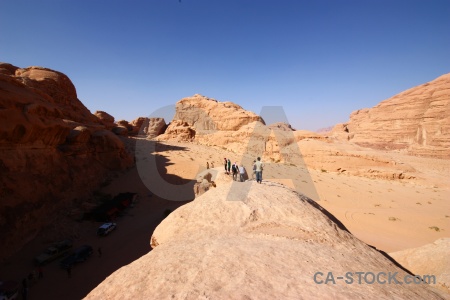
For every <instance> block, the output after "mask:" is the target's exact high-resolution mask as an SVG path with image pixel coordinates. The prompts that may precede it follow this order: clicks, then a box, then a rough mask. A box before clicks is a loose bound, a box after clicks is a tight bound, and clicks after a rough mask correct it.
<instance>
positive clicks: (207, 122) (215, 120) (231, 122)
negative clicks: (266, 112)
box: [173, 94, 264, 131]
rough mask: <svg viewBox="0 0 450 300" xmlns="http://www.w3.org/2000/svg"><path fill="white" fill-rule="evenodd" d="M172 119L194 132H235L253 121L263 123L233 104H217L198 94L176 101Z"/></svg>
mask: <svg viewBox="0 0 450 300" xmlns="http://www.w3.org/2000/svg"><path fill="white" fill-rule="evenodd" d="M173 119H174V120H182V121H185V122H187V123H189V124H190V125H192V126H193V127H194V128H195V130H196V131H202V130H221V131H235V130H238V129H239V128H241V127H242V126H243V125H246V124H249V123H252V122H255V121H258V122H262V123H264V121H263V120H262V118H261V117H260V116H258V115H256V114H255V113H253V112H250V111H246V110H244V109H243V108H242V107H240V106H239V105H237V104H235V103H233V102H219V101H217V100H214V99H210V98H207V97H204V96H201V95H198V94H196V95H194V96H193V97H188V98H183V99H181V100H180V101H178V102H177V104H176V113H175V116H174V118H173Z"/></svg>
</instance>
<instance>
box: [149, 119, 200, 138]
mask: <svg viewBox="0 0 450 300" xmlns="http://www.w3.org/2000/svg"><path fill="white" fill-rule="evenodd" d="M195 133H196V132H195V129H194V128H193V127H192V126H191V125H190V124H189V123H187V122H184V121H182V120H173V121H172V122H170V124H169V125H168V126H167V129H166V131H165V132H164V134H162V135H160V136H159V137H158V138H157V139H158V140H175V141H180V142H181V141H183V142H189V141H192V140H193V139H194V138H195Z"/></svg>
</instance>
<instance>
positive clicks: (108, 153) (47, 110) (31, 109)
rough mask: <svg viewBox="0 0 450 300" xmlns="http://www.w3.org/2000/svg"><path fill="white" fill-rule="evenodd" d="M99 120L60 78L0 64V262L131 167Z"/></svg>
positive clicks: (121, 147)
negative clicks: (62, 212) (111, 176)
mask: <svg viewBox="0 0 450 300" xmlns="http://www.w3.org/2000/svg"><path fill="white" fill-rule="evenodd" d="M101 115H102V116H105V115H104V114H101ZM104 122H105V118H103V119H99V118H98V117H97V116H95V115H93V114H91V113H90V112H89V110H88V109H87V108H86V107H85V106H84V105H83V104H82V103H81V102H80V100H78V99H77V94H76V90H75V87H74V85H73V84H72V82H71V81H70V79H69V78H68V77H67V76H66V75H64V74H62V73H60V72H57V71H53V70H50V69H46V68H41V67H29V68H25V69H20V68H18V67H15V66H12V65H10V64H3V63H0V173H1V177H0V199H1V201H0V215H1V216H2V218H1V219H0V241H1V245H2V246H1V247H0V259H3V258H5V257H7V256H8V255H9V254H11V253H12V252H13V251H15V250H17V249H18V248H19V247H20V246H21V245H23V244H25V243H26V242H27V241H29V240H30V239H32V238H33V237H34V236H35V235H36V234H37V233H38V232H39V230H40V229H41V228H42V227H44V226H46V225H48V224H49V223H50V222H51V221H52V216H54V215H55V214H56V213H57V212H58V211H60V210H61V208H63V207H67V206H70V205H72V204H73V203H74V202H76V201H79V200H80V199H83V198H84V197H87V196H88V195H89V194H90V193H91V192H92V191H93V190H94V189H96V188H97V187H98V186H99V185H100V184H101V182H102V181H103V180H105V179H106V177H107V176H108V174H109V173H110V172H111V171H113V170H121V169H124V168H126V167H127V166H130V165H131V164H132V162H133V160H132V158H131V156H130V155H129V154H128V153H127V152H126V151H125V148H124V144H123V142H122V141H121V140H120V139H119V138H118V137H117V136H116V135H114V134H113V133H112V132H111V131H109V130H108V126H107V125H105V123H104Z"/></svg>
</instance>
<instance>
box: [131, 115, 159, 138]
mask: <svg viewBox="0 0 450 300" xmlns="http://www.w3.org/2000/svg"><path fill="white" fill-rule="evenodd" d="M130 124H131V125H132V126H133V130H132V134H133V135H145V136H147V138H154V137H157V136H158V135H160V134H163V133H164V131H165V130H166V128H167V124H166V122H165V121H164V118H144V117H139V118H137V119H135V120H133V121H131V123H130Z"/></svg>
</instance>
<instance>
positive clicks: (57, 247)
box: [34, 240, 72, 265]
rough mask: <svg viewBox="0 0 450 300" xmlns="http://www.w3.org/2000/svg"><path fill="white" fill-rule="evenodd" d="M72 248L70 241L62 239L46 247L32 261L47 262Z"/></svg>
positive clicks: (41, 263) (39, 263)
mask: <svg viewBox="0 0 450 300" xmlns="http://www.w3.org/2000/svg"><path fill="white" fill-rule="evenodd" d="M70 248H72V241H70V240H64V241H60V242H57V243H54V244H53V245H52V246H51V247H48V248H47V249H46V250H45V251H44V252H42V253H41V254H39V255H38V256H36V257H35V258H34V262H35V263H36V264H37V265H44V264H47V263H49V262H51V261H53V260H55V259H57V258H58V257H61V256H63V255H65V254H67V253H68V252H69V251H70Z"/></svg>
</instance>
